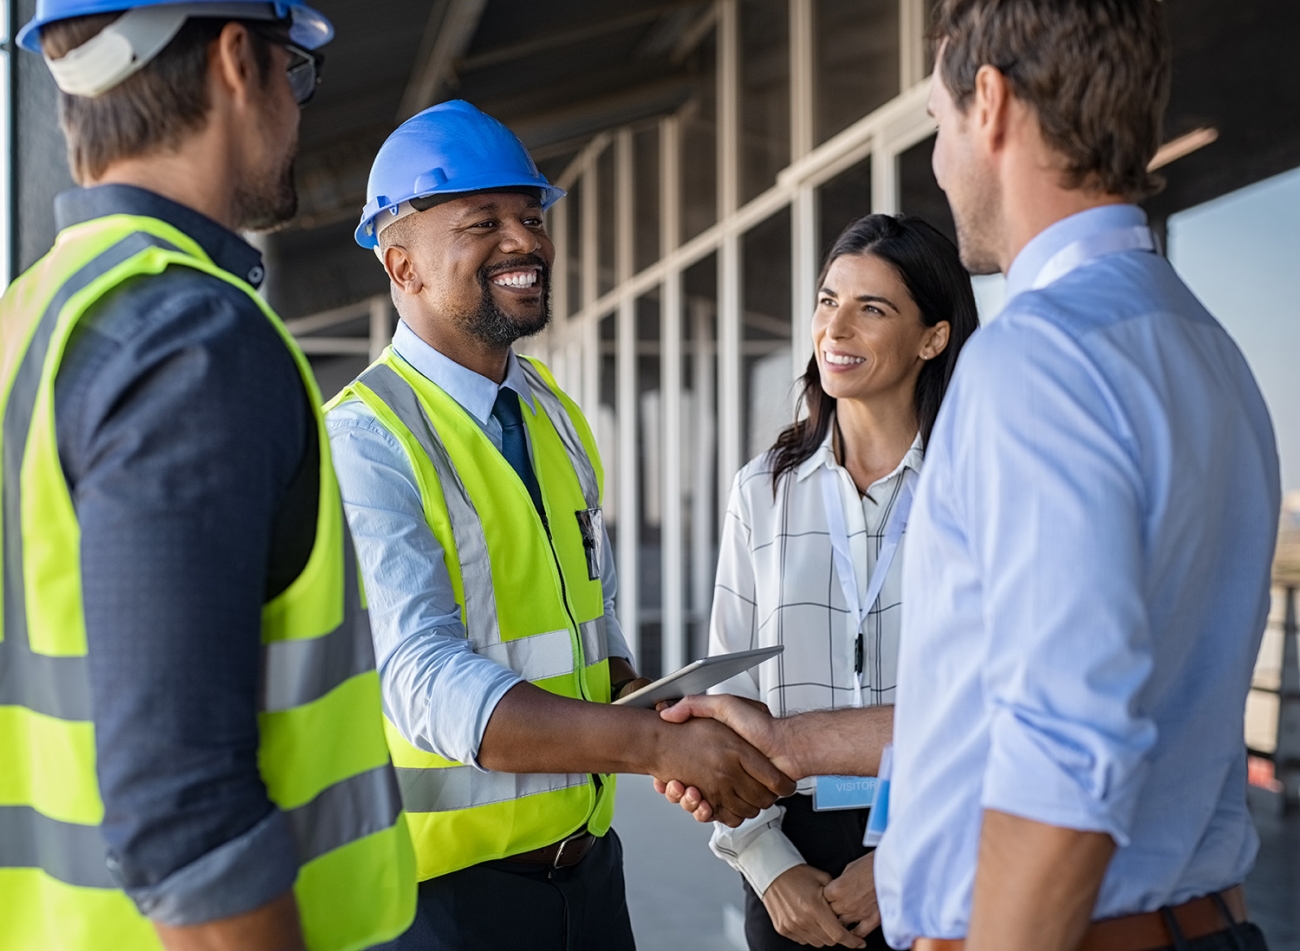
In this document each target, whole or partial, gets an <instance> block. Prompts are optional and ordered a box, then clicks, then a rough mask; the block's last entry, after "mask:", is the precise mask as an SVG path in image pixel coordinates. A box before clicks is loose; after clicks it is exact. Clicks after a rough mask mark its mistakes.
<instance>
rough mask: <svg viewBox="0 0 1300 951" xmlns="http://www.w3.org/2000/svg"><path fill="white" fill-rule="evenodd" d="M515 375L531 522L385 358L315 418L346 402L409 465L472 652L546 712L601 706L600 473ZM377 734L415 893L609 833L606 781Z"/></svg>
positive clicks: (557, 405)
mask: <svg viewBox="0 0 1300 951" xmlns="http://www.w3.org/2000/svg"><path fill="white" fill-rule="evenodd" d="M522 366H523V370H524V373H525V375H526V376H527V378H528V382H529V384H530V386H531V387H532V391H533V399H534V401H535V404H536V406H537V410H536V411H533V410H530V408H529V407H528V406H527V404H524V405H523V406H522V410H523V418H524V425H525V426H526V427H527V430H528V436H529V441H530V443H531V447H532V454H533V469H534V472H535V473H536V475H537V481H538V484H539V486H540V488H541V493H542V500H543V507H544V509H545V512H546V518H545V521H543V519H542V518H541V517H539V516H538V513H537V509H536V508H535V506H534V505H533V502H532V499H531V497H530V496H529V494H528V490H527V489H526V488H525V487H524V485H523V483H522V482H521V481H520V479H519V477H518V476H517V475H516V474H515V471H514V470H513V469H512V468H511V467H510V463H509V462H507V461H506V459H505V458H504V457H503V456H502V454H501V453H500V452H499V451H498V450H497V448H496V447H495V446H494V445H493V444H492V442H491V441H490V440H489V439H488V437H487V435H486V434H485V433H484V432H483V430H482V429H481V428H480V427H479V425H478V423H477V422H475V421H474V419H473V418H472V417H470V415H469V414H468V413H467V412H466V411H465V410H464V409H463V408H462V407H461V406H460V405H459V404H458V403H457V402H456V401H455V400H453V399H452V398H451V397H450V396H448V395H447V394H446V393H445V392H444V391H443V390H442V389H441V388H439V387H438V386H436V385H435V384H433V383H431V382H430V381H429V380H428V379H426V378H425V377H424V376H423V375H421V374H420V373H419V372H418V371H417V370H415V369H414V368H413V367H411V366H410V365H409V364H408V363H406V361H404V360H403V359H402V358H401V357H400V356H398V355H397V354H396V353H395V352H394V351H393V350H392V348H391V347H390V348H389V349H388V350H386V351H385V352H384V354H383V356H382V357H381V358H380V359H379V360H378V361H377V362H376V363H375V364H374V365H373V366H371V367H370V368H369V369H368V370H367V371H366V372H365V373H363V374H362V375H361V376H360V377H359V378H358V379H357V380H355V381H354V382H353V383H352V384H351V385H350V386H349V387H348V388H347V389H345V390H344V391H343V392H342V393H340V394H339V395H338V396H337V397H335V399H334V401H333V402H332V403H331V404H330V407H332V406H335V405H337V404H338V403H339V402H341V401H343V400H346V399H349V398H352V397H355V398H358V399H360V400H361V401H362V402H363V403H364V404H365V405H366V406H367V407H368V408H369V409H370V411H371V412H373V413H374V415H375V417H376V418H377V419H378V420H379V422H380V423H381V424H382V425H383V426H384V427H385V428H386V429H387V430H388V431H389V432H390V433H392V434H393V436H395V437H396V438H397V440H398V442H399V443H400V444H401V445H402V448H403V449H404V450H405V452H406V454H407V456H408V457H409V458H410V461H411V467H412V469H413V470H414V472H415V477H416V480H417V482H418V483H419V486H420V493H421V497H422V500H423V503H424V515H425V518H426V520H427V521H428V523H429V527H430V529H432V531H433V534H434V536H435V537H436V538H437V539H438V542H439V543H440V544H441V545H442V550H443V552H444V561H445V562H446V566H447V571H448V574H449V575H450V576H451V585H452V589H453V591H454V592H455V596H456V602H457V603H458V604H459V605H460V609H461V617H462V620H463V621H464V624H465V631H466V634H467V636H468V638H469V642H470V644H471V645H472V646H473V649H474V651H475V652H476V653H478V654H481V655H483V656H484V657H489V658H491V659H492V660H494V661H496V662H497V663H499V664H502V665H503V666H506V667H509V668H510V669H511V670H513V671H515V672H516V673H517V674H519V675H520V676H521V677H522V678H523V679H525V680H527V681H530V682H531V683H533V684H535V685H537V686H538V687H541V688H542V689H544V690H549V691H550V692H551V693H554V694H557V695H559V696H561V697H572V698H575V699H582V700H590V701H594V702H596V703H608V702H609V690H610V683H609V660H608V653H609V651H608V646H607V644H606V635H605V620H604V614H605V597H604V591H603V589H602V586H601V581H600V551H599V547H598V546H599V544H600V540H601V538H602V537H603V530H602V527H601V516H600V504H601V480H602V479H603V472H602V471H601V469H600V457H599V455H598V453H597V451H596V445H595V440H594V439H593V438H592V435H591V431H590V430H589V429H588V427H587V423H586V420H584V419H583V416H582V412H581V411H580V410H579V409H578V407H577V406H576V405H574V404H573V402H572V401H571V400H569V398H568V397H567V396H565V395H564V394H563V393H561V392H560V389H559V387H558V386H557V385H556V383H555V380H554V379H553V378H552V377H551V375H550V373H549V371H547V370H546V369H545V367H543V366H542V365H541V364H540V363H537V362H534V361H530V360H523V361H522ZM330 407H327V410H328V409H329V408H330ZM385 725H386V729H387V734H388V744H389V748H390V749H391V750H392V754H393V764H394V765H395V766H396V767H397V777H398V781H399V783H400V785H401V789H402V800H403V803H404V805H405V807H406V813H407V821H408V822H409V824H410V827H411V836H412V838H413V839H414V840H415V853H416V863H417V868H418V873H419V877H420V879H421V880H424V879H428V878H433V877H435V876H438V875H445V874H447V873H448V872H453V871H455V870H457V869H461V868H466V867H468V866H470V865H475V864H477V863H479V862H485V861H488V860H490V859H499V858H505V857H507V856H511V855H518V854H519V853H521V852H527V851H530V850H532V849H536V848H540V847H542V846H545V845H550V844H551V843H553V842H556V841H558V840H560V839H562V838H564V837H565V836H567V835H569V834H571V833H573V832H575V831H577V830H578V829H581V828H582V827H583V826H584V825H585V826H586V827H587V828H588V829H589V830H590V831H591V832H593V833H594V834H596V835H604V834H605V833H606V832H607V831H608V830H609V825H610V822H611V820H612V818H613V813H614V777H613V776H605V775H602V776H599V777H596V776H592V775H590V774H586V773H579V774H539V773H538V774H516V773H501V772H485V771H483V770H481V769H478V768H476V767H474V766H471V765H466V764H463V763H457V762H455V761H453V760H448V759H443V758H442V757H440V756H437V755H435V754H433V753H429V752H426V751H424V750H420V749H417V748H416V747H415V746H413V745H412V744H410V743H408V742H407V741H406V740H405V739H404V738H403V737H402V736H401V734H400V733H399V732H398V730H397V728H396V727H395V726H394V725H393V724H392V722H391V721H388V720H385ZM557 742H563V738H562V737H560V738H557Z"/></svg>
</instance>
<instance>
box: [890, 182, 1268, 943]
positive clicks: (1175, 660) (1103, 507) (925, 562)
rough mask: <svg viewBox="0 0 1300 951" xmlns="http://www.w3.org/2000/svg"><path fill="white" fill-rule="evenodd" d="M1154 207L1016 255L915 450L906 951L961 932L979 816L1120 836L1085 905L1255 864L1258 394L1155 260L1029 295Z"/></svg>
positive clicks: (897, 865) (1199, 883) (895, 823)
mask: <svg viewBox="0 0 1300 951" xmlns="http://www.w3.org/2000/svg"><path fill="white" fill-rule="evenodd" d="M1144 222H1145V218H1144V216H1143V214H1142V212H1141V211H1140V210H1139V209H1137V208H1135V207H1132V206H1127V205H1121V206H1110V207H1105V208H1100V209H1093V210H1090V211H1087V212H1084V213H1082V214H1078V215H1075V216H1073V217H1070V218H1067V219H1065V220H1064V221H1061V222H1058V223H1057V224H1055V225H1053V226H1052V227H1050V228H1049V229H1047V230H1046V231H1044V232H1042V233H1041V234H1040V235H1038V236H1037V237H1036V238H1034V240H1033V241H1031V242H1030V243H1029V245H1027V246H1026V247H1025V249H1024V250H1023V251H1022V252H1021V254H1020V255H1019V256H1018V257H1017V258H1016V260H1015V263H1014V264H1013V265H1012V267H1011V269H1010V271H1009V273H1008V275H1007V278H1008V281H1007V296H1008V303H1007V306H1006V309H1005V310H1004V311H1003V313H1002V315H1001V316H1000V317H999V318H998V319H997V320H996V321H994V322H993V323H991V324H990V325H989V326H988V327H986V328H985V329H983V330H981V331H980V332H979V333H978V334H977V335H976V336H975V338H974V339H972V341H971V342H970V344H969V346H967V348H966V350H965V352H964V353H963V354H962V358H961V361H960V363H959V365H958V368H957V372H956V374H955V376H954V379H953V382H952V386H951V388H950V390H949V392H948V395H947V398H946V399H945V401H944V406H943V410H942V411H941V412H940V414H939V419H938V422H937V424H936V426H935V430H934V434H933V437H932V438H931V441H930V444H929V446H928V448H927V452H926V465H925V471H924V472H923V474H922V476H921V481H920V486H919V489H918V495H917V499H916V503H915V505H914V507H913V510H912V518H911V521H910V523H909V524H908V539H909V541H908V549H907V552H906V555H905V559H904V569H903V604H904V616H903V633H902V645H901V657H900V660H899V670H898V703H897V708H896V711H895V727H894V753H895V755H894V772H893V793H892V797H891V802H890V818H889V828H888V831H887V832H886V834H885V838H884V842H883V843H882V845H881V848H880V850H879V852H878V853H877V859H876V883H877V889H878V893H879V897H880V907H881V909H882V913H883V917H884V925H885V934H886V937H887V938H888V939H889V941H890V943H891V944H892V945H894V946H895V947H903V948H905V947H909V946H911V944H912V943H913V941H914V939H916V938H917V937H918V936H928V937H935V938H955V937H960V936H963V935H965V934H966V931H967V926H968V924H969V920H970V908H971V892H972V885H973V883H974V877H975V867H976V854H977V848H978V843H979V835H980V823H981V810H983V809H995V810H999V811H1002V812H1006V813H1010V814H1013V815H1016V816H1020V817H1024V818H1027V819H1031V820H1034V821H1037V822H1042V823H1048V824H1051V825H1055V826H1062V827H1067V828H1073V829H1080V830H1091V831H1098V832H1105V833H1108V834H1109V835H1111V836H1112V837H1113V838H1114V839H1115V841H1116V842H1117V844H1118V846H1119V848H1118V850H1117V851H1116V853H1115V857H1114V859H1113V860H1112V862H1111V864H1110V867H1109V869H1108V871H1107V873H1106V877H1105V880H1104V883H1103V885H1102V889H1101V894H1100V897H1099V899H1098V903H1097V907H1096V910H1095V913H1094V918H1103V917H1111V916H1115V915H1122V914H1129V913H1133V912H1138V911H1148V910H1152V909H1155V908H1158V907H1160V906H1162V905H1166V904H1169V905H1172V904H1178V903H1180V902H1182V901H1185V900H1186V899H1188V898H1191V897H1194V896H1197V895H1203V894H1206V893H1209V892H1212V891H1215V890H1216V889H1222V888H1225V887H1227V886H1230V885H1233V884H1235V883H1237V882H1240V881H1241V880H1242V879H1243V878H1244V877H1245V875H1246V872H1247V871H1248V870H1249V869H1250V868H1251V865H1252V864H1253V862H1254V857H1255V852H1256V849H1257V846H1258V838H1257V836H1256V834H1255V830H1254V828H1253V826H1252V825H1251V821H1250V817H1249V815H1248V814H1247V811H1246V750H1245V744H1244V742H1243V739H1242V735H1243V710H1244V706H1245V700H1246V692H1247V689H1248V685H1249V683H1250V676H1251V671H1252V668H1253V665H1254V662H1255V655H1256V653H1257V651H1258V648H1259V642H1260V637H1261V634H1262V632H1263V629H1264V624H1265V620H1266V617H1267V611H1268V597H1269V575H1270V565H1271V561H1272V557H1273V546H1274V541H1275V536H1276V531H1277V520H1278V511H1279V506H1280V491H1279V484H1278V482H1279V478H1278V459H1277V453H1276V449H1275V445H1274V439H1273V430H1272V426H1271V424H1270V421H1269V417H1268V413H1267V411H1266V409H1265V407H1264V401H1263V399H1262V398H1261V396H1260V393H1259V390H1258V388H1257V387H1256V385H1255V381H1254V378H1253V377H1252V376H1251V373H1250V370H1249V369H1248V367H1247V365H1246V361H1245V360H1244V359H1243V357H1242V355H1241V353H1240V352H1239V351H1238V349H1237V347H1236V345H1235V344H1234V343H1233V342H1232V340H1231V339H1230V338H1229V337H1228V335H1227V334H1226V333H1225V332H1224V330H1223V328H1222V327H1220V326H1219V324H1218V323H1217V322H1216V321H1215V320H1214V318H1213V317H1211V316H1210V314H1208V313H1207V312H1206V311H1205V309H1204V308H1203V307H1202V306H1201V305H1200V303H1199V302H1198V301H1197V300H1196V298H1195V297H1194V296H1193V295H1192V293H1191V292H1190V291H1189V290H1188V289H1187V287H1186V286H1184V285H1183V283H1182V282H1181V281H1180V280H1179V279H1178V277H1177V275H1176V274H1175V273H1174V271H1173V269H1172V268H1171V267H1170V265H1169V263H1168V262H1167V261H1165V260H1164V259H1162V258H1161V257H1159V256H1158V255H1156V254H1152V253H1148V252H1142V251H1124V252H1120V253H1112V254H1107V255H1105V256H1101V257H1096V258H1093V259H1092V260H1091V261H1089V262H1088V263H1086V264H1084V265H1083V266H1081V267H1078V268H1076V269H1074V270H1073V271H1071V272H1069V273H1068V274H1066V275H1065V276H1064V277H1062V278H1061V279H1060V280H1057V281H1056V282H1055V283H1051V284H1049V285H1048V286H1046V287H1043V288H1041V289H1034V285H1035V282H1036V280H1037V278H1038V275H1039V272H1040V271H1042V270H1043V269H1044V267H1045V265H1046V264H1047V263H1048V262H1049V261H1050V260H1052V259H1053V258H1056V257H1057V255H1058V253H1059V252H1062V251H1063V249H1065V248H1067V247H1069V246H1071V245H1073V244H1075V243H1076V242H1078V241H1080V240H1083V239H1088V240H1097V237H1096V236H1098V235H1100V234H1101V233H1103V232H1114V231H1120V230H1123V229H1132V228H1134V227H1140V226H1141V225H1143V224H1144ZM1067 254H1068V252H1067ZM1057 260H1058V261H1059V260H1060V258H1057Z"/></svg>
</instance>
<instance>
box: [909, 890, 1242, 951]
mask: <svg viewBox="0 0 1300 951" xmlns="http://www.w3.org/2000/svg"><path fill="white" fill-rule="evenodd" d="M1225 911H1226V912H1227V914H1226V915H1225V914H1224V913H1225ZM1166 915H1168V918H1171V919H1172V920H1173V922H1174V925H1175V926H1176V927H1177V928H1178V930H1179V932H1181V934H1182V938H1183V940H1184V941H1195V940H1196V939H1197V938H1204V937H1206V936H1208V935H1212V934H1217V933H1218V932H1220V931H1226V930H1228V929H1229V928H1231V927H1232V926H1233V925H1238V924H1241V923H1242V922H1243V921H1245V920H1246V895H1245V893H1244V892H1243V891H1242V890H1241V886H1240V885H1234V886H1233V887H1232V888H1228V889H1225V890H1224V891H1221V892H1218V893H1216V894H1213V895H1202V896H1201V897H1200V898H1193V899H1192V900H1191V901H1185V902H1183V903H1182V904H1181V905H1177V906H1175V907H1173V908H1165V909H1161V910H1160V911H1147V912H1142V913H1140V914H1136V915H1124V916H1122V917H1120V918H1105V919H1102V920H1101V921H1094V922H1093V923H1092V924H1091V925H1089V926H1088V930H1087V931H1086V932H1085V933H1084V936H1083V942H1082V943H1081V944H1080V945H1079V951H1157V949H1159V948H1168V947H1170V946H1172V945H1174V944H1177V943H1178V939H1177V937H1176V936H1175V935H1174V933H1173V932H1172V931H1171V930H1170V927H1169V923H1168V920H1167V918H1166ZM965 946H966V941H965V939H962V938H918V939H917V941H916V943H915V944H914V945H912V951H963V949H964V948H965Z"/></svg>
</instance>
